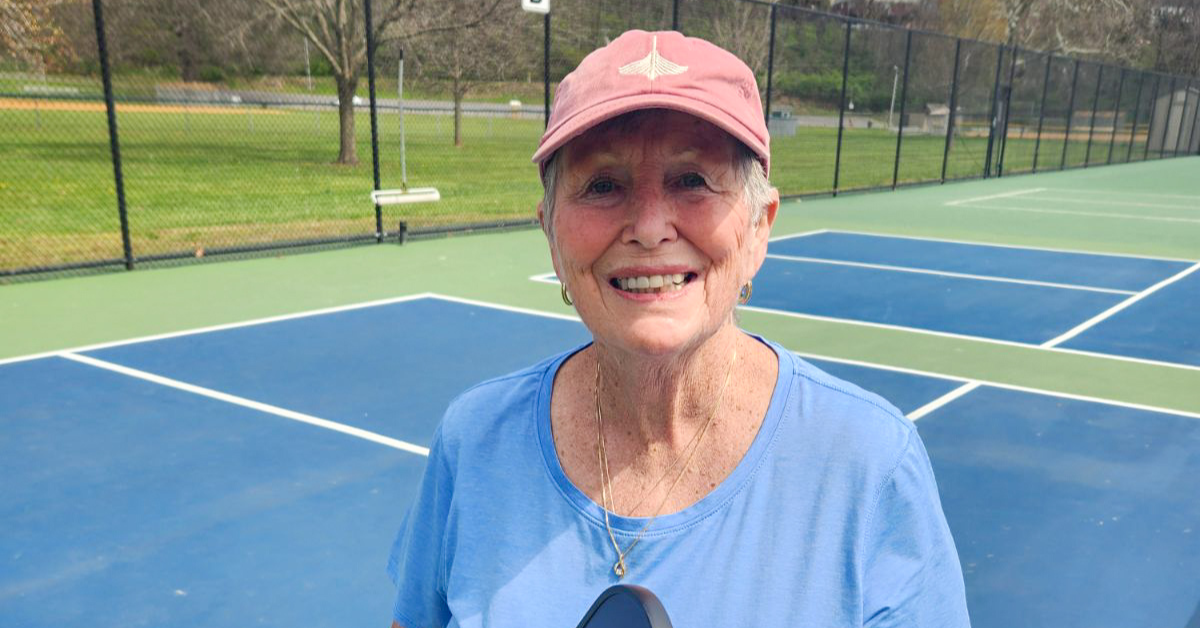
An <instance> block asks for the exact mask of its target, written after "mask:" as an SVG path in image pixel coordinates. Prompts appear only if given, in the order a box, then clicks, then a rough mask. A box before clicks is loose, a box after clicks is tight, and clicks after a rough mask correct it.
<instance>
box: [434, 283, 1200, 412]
mask: <svg viewBox="0 0 1200 628" xmlns="http://www.w3.org/2000/svg"><path fill="white" fill-rule="evenodd" d="M430 298H434V299H444V300H447V301H455V302H458V303H466V304H469V305H475V306H478V307H486V308H492V309H496V310H504V311H508V312H518V313H521V314H531V315H534V316H545V317H548V318H557V319H566V320H573V321H575V322H578V323H582V321H581V320H580V319H579V317H577V316H567V315H563V314H557V313H553V312H541V311H538V310H530V309H525V308H519V307H512V306H509V305H502V304H499V303H490V302H487V301H476V300H473V299H462V298H458V297H447V296H444V295H439V294H432V295H431V296H430ZM1021 346H1023V347H1026V348H1036V347H1035V345H1021ZM1055 351H1058V349H1055ZM793 353H796V355H799V356H801V357H805V358H813V359H815V360H825V361H827V362H838V363H841V364H850V365H854V366H865V367H868V368H875V369H879V370H881V371H891V372H894V373H906V374H909V375H919V376H923V377H933V378H938V379H948V380H953V381H958V382H962V383H963V384H976V385H984V386H991V387H994V388H1003V389H1005V390H1013V391H1017V392H1027V393H1032V394H1038V395H1046V396H1050V397H1060V398H1063V399H1074V400H1078V401H1088V402H1092V403H1103V404H1106V405H1111V406H1120V407H1122V408H1131V409H1134V410H1147V411H1150V412H1162V413H1164V414H1175V415H1179V416H1184V417H1188V418H1193V419H1200V413H1198V412H1188V411H1187V410H1176V409H1173V408H1164V407H1161V406H1151V405H1146V404H1140V403H1130V402H1127V401H1118V400H1115V399H1105V398H1104V397H1093V396H1090V395H1077V394H1073V393H1064V392H1056V391H1052V390H1046V389H1043V388H1032V387H1030V386H1019V385H1016V384H1005V383H1003V382H996V381H992V380H987V379H971V378H965V377H962V376H959V375H950V374H947V373H937V372H933V371H923V370H919V369H910V368H904V367H900V366H888V365H886V364H878V363H875V362H866V361H863V360H852V359H848V358H838V357H834V356H829V355H822V354H819V353H809V352H804V351H794V350H793ZM1095 355H1100V356H1102V357H1109V356H1105V355H1104V354H1095ZM956 390H957V389H956ZM953 392H954V391H951V393H953ZM967 392H970V391H963V392H962V393H960V394H959V395H958V396H962V395H963V394H966V393H967ZM935 401H936V400H935ZM926 405H928V404H926ZM943 405H944V404H943ZM918 410H919V408H918ZM929 411H932V408H931V409H930V410H929ZM929 411H926V412H925V414H928V413H929Z"/></svg>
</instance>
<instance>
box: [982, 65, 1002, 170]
mask: <svg viewBox="0 0 1200 628" xmlns="http://www.w3.org/2000/svg"><path fill="white" fill-rule="evenodd" d="M1003 67H1004V44H1000V45H998V46H996V78H995V79H993V81H992V104H991V106H990V107H989V108H988V143H987V153H986V154H985V155H984V158H983V178H985V179H986V178H988V177H990V176H991V174H992V149H993V148H994V147H995V145H996V101H997V100H999V99H1000V69H1001V68H1003Z"/></svg>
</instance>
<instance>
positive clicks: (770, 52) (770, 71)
mask: <svg viewBox="0 0 1200 628" xmlns="http://www.w3.org/2000/svg"><path fill="white" fill-rule="evenodd" d="M677 1H678V0H677ZM777 6H778V5H775V4H772V5H771V38H770V43H769V44H768V46H769V47H768V48H767V106H766V108H765V110H764V112H763V117H764V118H766V120H767V126H768V127H770V125H771V86H772V81H773V80H774V77H775V8H776V7H777Z"/></svg>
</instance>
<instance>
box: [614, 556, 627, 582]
mask: <svg viewBox="0 0 1200 628" xmlns="http://www.w3.org/2000/svg"><path fill="white" fill-rule="evenodd" d="M613 573H615V574H617V579H618V580H620V579H621V578H624V577H625V559H624V558H621V559H618V560H617V564H615V565H613Z"/></svg>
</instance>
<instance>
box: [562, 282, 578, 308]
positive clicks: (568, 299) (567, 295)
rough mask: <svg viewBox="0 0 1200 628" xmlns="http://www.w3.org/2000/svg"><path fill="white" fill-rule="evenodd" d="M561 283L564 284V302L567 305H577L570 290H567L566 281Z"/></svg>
mask: <svg viewBox="0 0 1200 628" xmlns="http://www.w3.org/2000/svg"><path fill="white" fill-rule="evenodd" d="M561 285H562V300H563V303H566V304H567V305H575V302H574V301H572V300H571V294H570V293H569V292H567V284H565V283H564V284H561Z"/></svg>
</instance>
